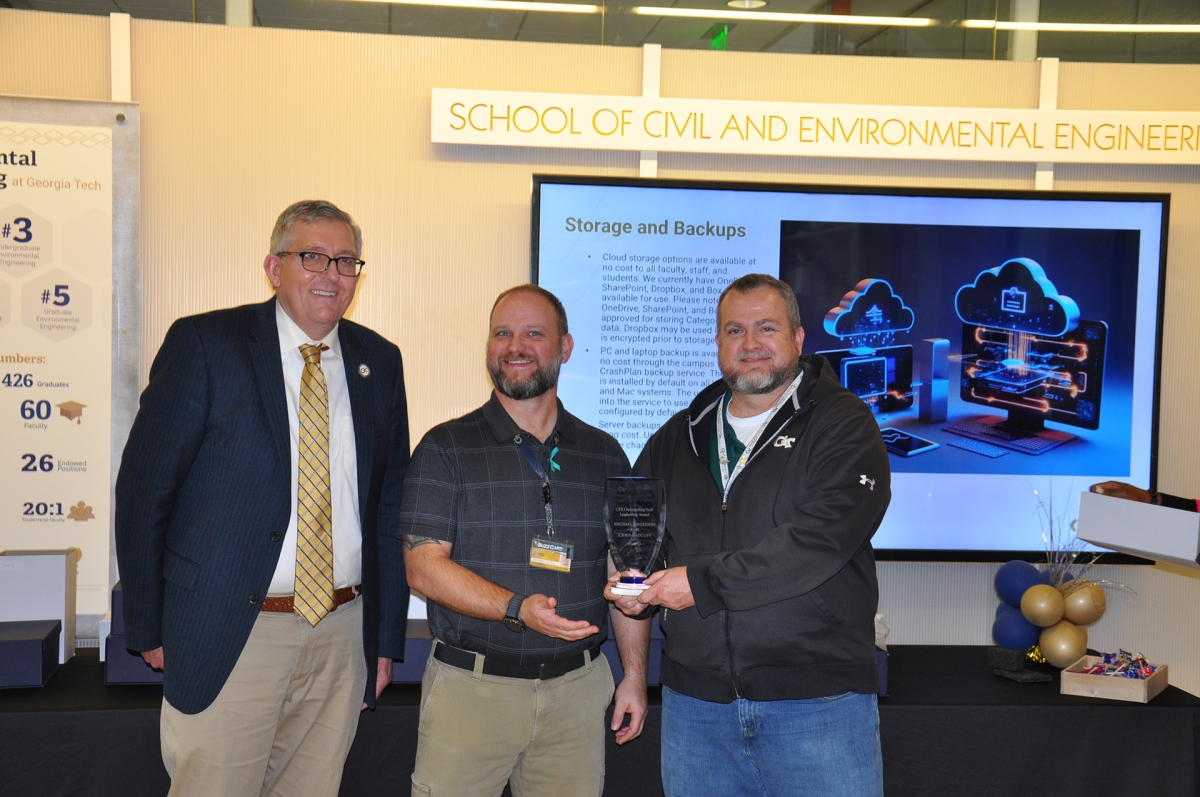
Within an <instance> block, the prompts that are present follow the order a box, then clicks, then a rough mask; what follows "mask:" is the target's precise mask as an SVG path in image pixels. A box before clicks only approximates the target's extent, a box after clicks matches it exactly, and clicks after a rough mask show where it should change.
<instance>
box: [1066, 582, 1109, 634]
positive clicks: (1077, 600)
mask: <svg viewBox="0 0 1200 797" xmlns="http://www.w3.org/2000/svg"><path fill="white" fill-rule="evenodd" d="M1062 590H1063V602H1064V604H1065V605H1064V608H1063V619H1064V620H1070V621H1071V622H1072V623H1075V625H1091V624H1092V623H1094V622H1096V621H1097V620H1099V619H1100V618H1101V617H1103V616H1104V610H1105V609H1107V608H1108V598H1107V597H1105V595H1104V590H1103V589H1101V588H1100V585H1099V584H1097V583H1095V582H1094V581H1084V580H1083V579H1076V580H1075V581H1068V582H1067V583H1066V584H1063V587H1062Z"/></svg>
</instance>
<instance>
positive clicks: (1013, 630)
mask: <svg viewBox="0 0 1200 797" xmlns="http://www.w3.org/2000/svg"><path fill="white" fill-rule="evenodd" d="M1041 632H1042V629H1040V628H1038V627H1037V626H1036V625H1034V624H1033V623H1031V622H1029V621H1028V620H1026V619H1025V615H1023V614H1021V610H1020V609H1012V608H1011V607H1010V610H1009V611H1007V612H1001V613H1000V614H998V615H997V616H996V622H994V623H992V639H994V640H996V644H997V645H999V646H1000V647H1002V648H1012V649H1013V650H1028V649H1029V648H1031V647H1033V646H1034V645H1036V644H1037V641H1038V635H1039V634H1041Z"/></svg>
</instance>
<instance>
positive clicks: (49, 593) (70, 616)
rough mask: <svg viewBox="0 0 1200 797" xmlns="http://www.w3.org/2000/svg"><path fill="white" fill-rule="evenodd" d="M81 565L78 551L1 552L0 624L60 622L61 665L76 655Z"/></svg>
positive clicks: (59, 648)
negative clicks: (77, 589)
mask: <svg viewBox="0 0 1200 797" xmlns="http://www.w3.org/2000/svg"><path fill="white" fill-rule="evenodd" d="M78 562H79V549H78V548H66V549H63V550H52V551H0V622H6V621H10V620H46V619H49V618H57V619H58V621H59V622H61V623H62V633H61V634H59V637H58V663H59V664H62V663H63V662H65V661H67V660H68V659H70V658H71V657H72V656H74V655H75V577H76V574H77V572H78V570H79V567H78Z"/></svg>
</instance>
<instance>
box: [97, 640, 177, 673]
mask: <svg viewBox="0 0 1200 797" xmlns="http://www.w3.org/2000/svg"><path fill="white" fill-rule="evenodd" d="M102 644H103V645H104V685H105V686H125V685H136V684H161V683H162V679H163V676H162V673H161V672H158V671H157V670H152V669H151V668H150V665H149V664H147V663H146V660H145V659H143V658H142V656H141V654H140V653H133V652H132V651H130V650H128V649H127V648H126V647H125V637H124V636H117V635H116V634H109V635H108V636H107V637H105V638H104V642H103V643H102Z"/></svg>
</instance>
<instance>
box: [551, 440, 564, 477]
mask: <svg viewBox="0 0 1200 797" xmlns="http://www.w3.org/2000/svg"><path fill="white" fill-rule="evenodd" d="M557 453H558V446H555V447H554V448H552V449H550V472H551V473H553V472H554V471H556V470H562V466H561V465H559V464H558V463H557V462H555V461H554V455H555V454H557Z"/></svg>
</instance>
